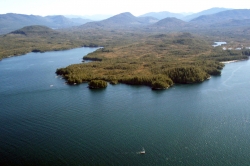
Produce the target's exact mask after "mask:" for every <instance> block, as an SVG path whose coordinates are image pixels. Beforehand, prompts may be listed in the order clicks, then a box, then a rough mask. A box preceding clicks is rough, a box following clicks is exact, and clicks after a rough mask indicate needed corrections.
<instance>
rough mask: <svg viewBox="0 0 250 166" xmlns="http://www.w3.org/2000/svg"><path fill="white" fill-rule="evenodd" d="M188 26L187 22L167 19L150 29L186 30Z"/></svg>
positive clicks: (172, 18)
mask: <svg viewBox="0 0 250 166" xmlns="http://www.w3.org/2000/svg"><path fill="white" fill-rule="evenodd" d="M187 26H188V23H187V22H185V21H182V20H180V19H177V18H175V17H167V18H165V19H162V20H160V21H158V22H156V23H154V24H152V25H150V26H149V27H151V28H158V29H180V28H184V27H187Z"/></svg>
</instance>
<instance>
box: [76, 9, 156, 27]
mask: <svg viewBox="0 0 250 166" xmlns="http://www.w3.org/2000/svg"><path fill="white" fill-rule="evenodd" d="M157 21H158V19H156V18H153V17H135V16H134V15H132V14H131V13H129V12H126V13H121V14H118V15H115V16H113V17H110V18H108V19H105V20H102V21H96V22H89V23H86V24H84V25H82V26H80V27H81V28H128V27H136V26H142V25H149V24H152V23H155V22H157Z"/></svg>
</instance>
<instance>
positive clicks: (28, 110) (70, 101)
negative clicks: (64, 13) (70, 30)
mask: <svg viewBox="0 0 250 166" xmlns="http://www.w3.org/2000/svg"><path fill="white" fill-rule="evenodd" d="M95 49H96V48H77V49H72V50H67V51H56V52H46V53H29V54H26V55H24V56H18V57H12V58H7V59H3V60H2V61H1V62H0V80H1V82H0V87H1V88H0V94H1V95H0V103H1V106H0V165H109V166H110V165H115V166H117V165H149V166H152V165H185V166H187V165H190V166H193V165H209V166H211V165H227V166H228V165H232V166H235V165H249V163H250V132H249V131H250V109H249V108H250V90H249V87H250V77H249V76H248V75H249V70H250V61H241V62H236V63H230V64H226V66H225V68H224V69H223V71H222V75H221V76H218V77H212V78H211V79H210V80H207V81H205V82H203V83H200V84H192V85H175V86H173V87H171V88H170V89H168V90H163V91H152V90H151V88H150V87H147V86H130V85H124V84H118V85H114V86H113V85H108V87H107V88H106V89H103V90H90V89H88V84H87V83H85V84H81V85H76V86H69V85H67V84H65V80H63V79H62V78H61V77H57V76H56V74H55V71H56V69H57V68H60V67H65V66H67V65H69V64H74V63H81V60H82V57H83V56H84V55H86V54H88V53H90V52H93V51H94V50H95ZM142 148H145V151H146V154H144V155H142V154H139V152H140V151H141V150H142Z"/></svg>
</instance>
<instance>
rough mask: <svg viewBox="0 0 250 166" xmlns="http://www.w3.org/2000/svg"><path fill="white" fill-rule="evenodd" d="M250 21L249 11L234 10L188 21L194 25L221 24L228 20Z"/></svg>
mask: <svg viewBox="0 0 250 166" xmlns="http://www.w3.org/2000/svg"><path fill="white" fill-rule="evenodd" d="M244 19H250V10H249V9H235V10H227V11H223V12H219V13H216V14H211V15H203V16H200V17H198V18H195V19H193V20H191V21H190V23H192V24H196V25H208V24H221V23H223V22H228V21H230V20H244Z"/></svg>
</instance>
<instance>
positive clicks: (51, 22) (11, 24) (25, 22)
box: [0, 13, 83, 34]
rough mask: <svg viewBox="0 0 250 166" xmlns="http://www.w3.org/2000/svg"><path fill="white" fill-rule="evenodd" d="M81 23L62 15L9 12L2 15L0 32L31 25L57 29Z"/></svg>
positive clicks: (0, 17) (3, 32)
mask: <svg viewBox="0 0 250 166" xmlns="http://www.w3.org/2000/svg"><path fill="white" fill-rule="evenodd" d="M81 24H83V23H79V22H76V21H74V20H71V19H68V18H66V17H64V16H60V15H57V16H46V17H42V16H36V15H24V14H15V13H8V14H1V15H0V34H5V33H9V32H11V31H14V30H17V29H20V28H22V27H24V26H31V25H43V26H48V27H50V28H54V29H57V28H67V27H71V26H78V25H81Z"/></svg>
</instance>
